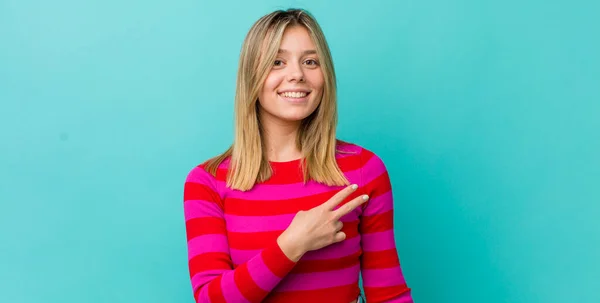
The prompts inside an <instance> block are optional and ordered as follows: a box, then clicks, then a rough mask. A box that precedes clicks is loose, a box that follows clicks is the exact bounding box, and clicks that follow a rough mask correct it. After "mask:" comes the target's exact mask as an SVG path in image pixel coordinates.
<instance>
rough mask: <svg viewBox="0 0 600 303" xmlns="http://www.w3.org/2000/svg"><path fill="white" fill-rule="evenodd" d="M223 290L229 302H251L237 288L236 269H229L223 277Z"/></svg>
mask: <svg viewBox="0 0 600 303" xmlns="http://www.w3.org/2000/svg"><path fill="white" fill-rule="evenodd" d="M221 291H222V292H223V297H225V301H227V302H239V303H249V302H250V301H248V300H246V298H244V296H243V295H242V293H241V292H240V290H239V289H238V288H237V286H236V284H235V280H234V271H228V272H226V273H225V274H223V277H222V278H221Z"/></svg>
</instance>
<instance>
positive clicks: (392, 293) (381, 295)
mask: <svg viewBox="0 0 600 303" xmlns="http://www.w3.org/2000/svg"><path fill="white" fill-rule="evenodd" d="M364 289H365V296H366V297H367V300H368V302H387V301H389V300H392V299H395V298H397V297H399V296H400V295H402V294H404V293H406V292H408V291H410V288H408V286H406V284H402V285H395V286H386V287H364Z"/></svg>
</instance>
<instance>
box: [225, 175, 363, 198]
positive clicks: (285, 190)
mask: <svg viewBox="0 0 600 303" xmlns="http://www.w3.org/2000/svg"><path fill="white" fill-rule="evenodd" d="M345 175H346V177H347V178H348V179H349V180H360V169H356V170H353V171H351V172H347V173H346V174H345ZM217 183H218V184H219V186H222V187H225V182H224V181H217ZM342 188H344V187H343V186H336V187H332V186H327V185H325V184H321V183H317V182H315V181H309V182H307V183H306V185H304V183H302V182H299V183H292V184H261V185H260V186H256V187H254V188H253V189H252V190H250V191H245V192H244V191H239V190H234V191H232V190H228V191H227V197H230V198H235V199H244V200H263V201H269V200H273V201H278V200H286V199H293V198H301V197H306V196H311V195H315V194H322V193H326V192H330V191H336V192H337V191H339V190H341V189H342Z"/></svg>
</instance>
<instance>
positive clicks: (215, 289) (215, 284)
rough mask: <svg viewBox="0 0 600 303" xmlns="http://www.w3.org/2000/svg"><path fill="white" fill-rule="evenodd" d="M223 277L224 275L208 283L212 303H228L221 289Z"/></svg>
mask: <svg viewBox="0 0 600 303" xmlns="http://www.w3.org/2000/svg"><path fill="white" fill-rule="evenodd" d="M222 277H223V276H218V277H216V278H215V279H214V280H212V281H210V283H208V297H209V298H210V302H211V303H227V301H225V297H224V296H223V290H222V289H221V278H222Z"/></svg>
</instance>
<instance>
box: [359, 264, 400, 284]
mask: <svg viewBox="0 0 600 303" xmlns="http://www.w3.org/2000/svg"><path fill="white" fill-rule="evenodd" d="M362 277H363V285H365V286H372V287H385V286H394V285H401V284H405V283H406V282H405V281H404V276H403V275H402V270H401V269H400V266H395V267H392V268H382V269H365V270H363V271H362Z"/></svg>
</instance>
